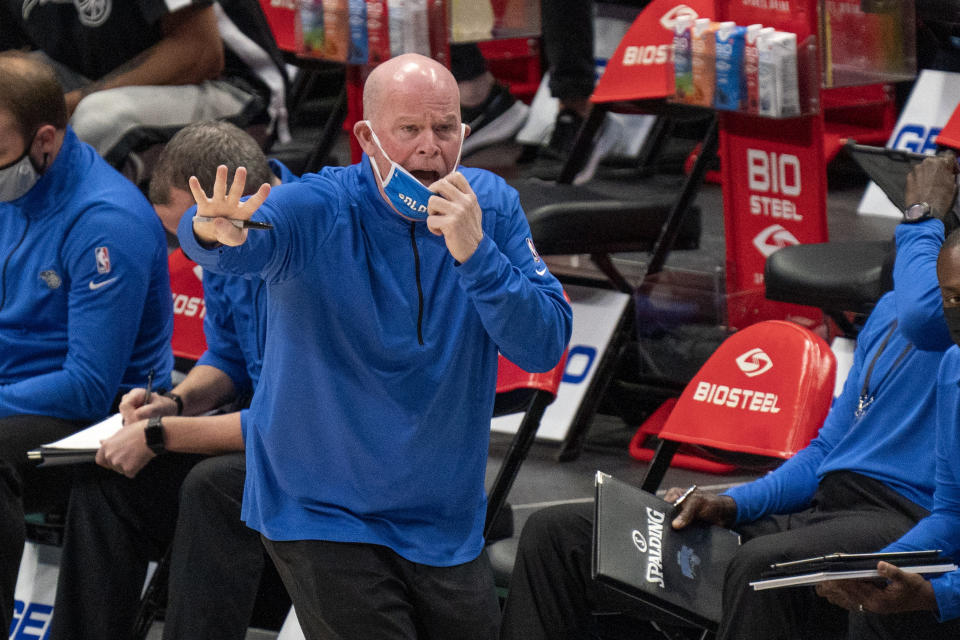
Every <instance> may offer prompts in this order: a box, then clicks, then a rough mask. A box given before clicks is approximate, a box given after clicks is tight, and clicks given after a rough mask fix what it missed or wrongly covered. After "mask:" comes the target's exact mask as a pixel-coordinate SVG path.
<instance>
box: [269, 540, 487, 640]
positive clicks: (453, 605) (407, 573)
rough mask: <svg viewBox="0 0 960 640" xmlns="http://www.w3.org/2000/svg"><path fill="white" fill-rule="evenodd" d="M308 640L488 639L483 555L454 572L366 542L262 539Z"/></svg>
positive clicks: (485, 567)
mask: <svg viewBox="0 0 960 640" xmlns="http://www.w3.org/2000/svg"><path fill="white" fill-rule="evenodd" d="M262 540H263V544H264V546H266V548H267V551H268V552H269V554H270V556H271V557H272V558H273V562H274V564H275V565H276V567H277V570H278V571H279V572H280V577H281V578H282V579H283V582H284V584H285V585H286V587H287V591H288V592H289V593H290V597H291V598H292V600H293V604H294V607H295V608H296V610H297V618H298V619H299V621H300V626H301V627H302V629H303V632H304V635H305V636H306V638H307V640H365V639H367V638H376V639H377V640H418V639H419V640H452V639H454V638H456V639H457V640H493V639H494V638H496V636H497V626H498V623H499V618H500V611H499V607H498V604H497V598H496V592H495V589H494V585H493V573H492V569H491V568H490V562H489V560H488V559H487V556H486V554H481V555H480V556H479V557H478V558H477V559H476V560H473V561H472V562H468V563H466V564H462V565H457V566H453V567H432V566H427V565H423V564H417V563H414V562H410V561H408V560H406V559H404V558H402V557H400V556H399V555H397V554H396V553H395V552H394V551H393V550H391V549H389V548H387V547H383V546H379V545H372V544H354V543H343V542H327V541H322V540H297V541H289V542H278V541H273V540H268V539H267V538H262Z"/></svg>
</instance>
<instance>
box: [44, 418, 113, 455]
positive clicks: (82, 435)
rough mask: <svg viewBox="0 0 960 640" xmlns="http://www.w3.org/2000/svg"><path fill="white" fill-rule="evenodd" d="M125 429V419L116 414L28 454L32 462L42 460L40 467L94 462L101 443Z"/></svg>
mask: <svg viewBox="0 0 960 640" xmlns="http://www.w3.org/2000/svg"><path fill="white" fill-rule="evenodd" d="M121 427H123V417H122V416H121V415H120V414H119V413H115V414H113V415H112V416H110V417H109V418H107V419H106V420H103V421H101V422H98V423H96V424H94V425H92V426H89V427H87V428H86V429H82V430H80V431H77V432H76V433H74V434H71V435H69V436H67V437H66V438H61V439H60V440H57V441H56V442H51V443H49V444H45V445H42V446H41V447H40V448H39V449H33V450H32V451H29V452H27V455H28V456H29V458H30V459H31V460H40V461H42V462H41V465H40V466H52V465H58V464H74V463H77V462H93V460H94V458H95V457H96V455H97V450H99V449H100V442H101V441H102V440H106V439H107V438H109V437H110V436H112V435H113V434H115V433H116V432H117V431H119V430H120V428H121Z"/></svg>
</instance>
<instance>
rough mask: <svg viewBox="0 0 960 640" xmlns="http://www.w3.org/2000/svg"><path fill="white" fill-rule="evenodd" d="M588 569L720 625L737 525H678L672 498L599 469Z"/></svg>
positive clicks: (653, 602)
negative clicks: (733, 528) (732, 527)
mask: <svg viewBox="0 0 960 640" xmlns="http://www.w3.org/2000/svg"><path fill="white" fill-rule="evenodd" d="M595 485H596V503H595V511H594V521H593V525H594V529H593V548H592V562H591V574H592V577H593V579H594V580H597V581H598V582H601V583H604V584H606V585H607V586H609V587H612V588H614V589H616V590H617V591H620V592H622V593H625V594H627V595H629V596H631V597H633V598H635V599H637V600H639V601H641V602H643V603H644V604H645V605H647V606H649V607H651V608H653V609H655V610H658V611H660V612H663V613H666V614H669V616H671V617H672V618H673V619H675V620H679V621H683V622H687V623H690V624H694V625H696V626H699V627H703V628H705V629H710V630H715V629H716V628H717V623H718V622H719V620H720V613H721V597H720V595H721V591H722V587H723V576H724V573H725V571H726V568H727V565H728V564H729V563H730V560H731V559H732V558H733V555H734V553H736V551H737V548H738V547H739V546H740V536H739V535H737V534H736V533H735V532H733V531H731V530H729V529H724V528H722V527H717V526H714V525H707V524H704V523H699V524H695V525H691V526H689V527H686V528H684V529H679V530H674V529H673V528H672V527H671V526H670V520H671V519H672V518H673V516H674V515H675V511H674V505H672V504H671V503H669V502H665V501H663V500H661V499H660V498H658V497H657V496H655V495H653V494H651V493H647V492H646V491H643V490H641V489H640V488H638V487H635V486H633V485H630V484H628V483H626V482H622V481H619V480H617V479H615V478H613V477H611V476H609V475H607V474H605V473H603V472H601V471H597V475H596V481H595Z"/></svg>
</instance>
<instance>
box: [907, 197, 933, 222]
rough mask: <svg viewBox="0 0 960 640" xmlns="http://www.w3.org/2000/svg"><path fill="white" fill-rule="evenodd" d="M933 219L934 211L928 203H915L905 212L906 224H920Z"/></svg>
mask: <svg viewBox="0 0 960 640" xmlns="http://www.w3.org/2000/svg"><path fill="white" fill-rule="evenodd" d="M932 217H933V211H932V210H931V209H930V205H929V204H927V203H926V202H915V203H913V204H912V205H910V206H909V207H907V208H906V210H905V211H904V212H903V221H904V222H920V221H921V220H929V219H930V218H932Z"/></svg>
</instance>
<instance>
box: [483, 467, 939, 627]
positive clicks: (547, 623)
mask: <svg viewBox="0 0 960 640" xmlns="http://www.w3.org/2000/svg"><path fill="white" fill-rule="evenodd" d="M925 515H927V512H926V510H924V509H922V508H921V507H918V506H917V505H915V504H913V503H912V502H910V501H909V500H907V499H905V498H903V497H902V496H900V495H899V494H897V493H896V492H894V491H892V490H890V489H888V488H887V487H886V486H885V485H883V484H881V483H879V482H877V481H875V480H872V479H869V478H866V477H864V476H860V475H857V474H853V473H848V472H841V473H834V474H830V475H829V476H827V477H826V478H824V480H823V481H822V482H821V483H820V487H819V489H818V491H817V493H816V495H815V497H814V500H813V503H812V504H811V506H810V508H808V509H806V510H804V511H802V512H799V513H795V514H792V515H789V516H773V517H770V518H765V519H763V520H760V521H758V522H756V523H751V524H749V525H744V526H742V527H740V528H739V530H740V533H741V535H742V536H743V538H744V540H745V542H744V544H743V546H742V547H741V548H740V550H739V551H738V552H737V554H736V556H735V557H734V559H733V562H732V563H731V564H730V567H729V568H728V570H727V573H726V577H725V580H724V589H723V611H724V616H723V620H721V625H720V630H719V634H718V638H723V639H735V640H748V639H751V638H757V639H758V640H759V639H763V640H774V639H782V638H817V639H818V640H822V639H823V638H830V637H839V636H842V634H843V632H844V629H843V627H844V623H845V620H846V612H845V611H843V610H842V609H839V608H837V607H834V606H833V605H831V604H829V603H828V602H827V601H826V600H823V599H821V598H819V597H817V596H816V594H815V593H814V591H813V589H812V588H797V589H776V590H769V591H753V589H752V588H751V587H749V585H748V583H749V582H751V581H752V580H756V579H757V577H759V575H760V571H761V570H762V569H763V568H766V567H767V566H769V565H770V564H771V563H773V562H781V561H785V560H794V559H799V558H803V557H806V556H810V555H816V554H820V553H830V552H833V551H847V552H854V551H875V550H877V549H880V548H882V547H883V546H885V545H887V544H889V543H890V542H892V541H894V540H896V539H897V538H899V537H900V536H901V535H902V534H903V533H905V532H906V531H908V530H909V529H910V528H911V527H912V526H913V525H914V524H915V523H916V521H918V520H920V519H921V518H923V517H924V516H925ZM592 517H593V505H591V504H587V505H569V506H568V505H565V506H561V507H555V508H552V509H547V510H543V511H541V512H538V513H535V514H533V516H531V517H530V519H529V520H527V523H526V525H525V526H524V529H523V532H522V534H521V536H520V546H519V550H518V553H517V560H516V564H515V565H514V570H513V575H512V577H511V579H510V593H509V596H508V598H507V603H506V608H505V609H504V616H503V625H502V629H501V634H500V637H501V638H502V639H506V640H509V639H517V640H521V639H522V640H540V639H543V640H547V639H554V638H581V637H584V635H588V634H589V633H590V630H591V628H592V627H593V626H594V625H595V624H596V621H595V620H594V619H593V618H594V616H593V614H594V613H595V612H598V611H603V610H614V611H616V610H617V609H618V608H619V607H621V606H622V605H621V603H619V602H616V601H615V600H614V599H612V598H611V597H609V593H610V592H609V590H604V589H603V588H602V587H601V586H599V585H596V584H595V583H593V581H592V580H591V579H590V543H591V535H592ZM625 611H626V612H627V613H630V614H631V615H634V614H635V612H631V611H628V610H625Z"/></svg>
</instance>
